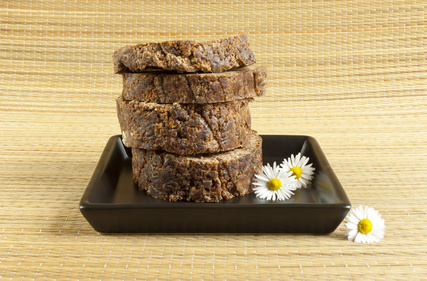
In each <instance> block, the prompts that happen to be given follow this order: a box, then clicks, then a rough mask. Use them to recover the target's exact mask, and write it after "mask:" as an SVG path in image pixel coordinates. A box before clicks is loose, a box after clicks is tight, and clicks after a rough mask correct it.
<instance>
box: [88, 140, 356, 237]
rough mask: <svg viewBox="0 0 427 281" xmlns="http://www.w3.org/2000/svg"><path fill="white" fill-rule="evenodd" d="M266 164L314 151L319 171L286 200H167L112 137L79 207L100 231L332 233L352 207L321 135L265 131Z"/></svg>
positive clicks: (252, 197) (252, 196) (313, 160)
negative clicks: (137, 177) (146, 183)
mask: <svg viewBox="0 0 427 281" xmlns="http://www.w3.org/2000/svg"><path fill="white" fill-rule="evenodd" d="M262 139H263V161H264V164H266V163H270V164H272V163H273V161H276V162H277V164H280V163H281V162H282V161H283V159H284V158H287V157H289V156H290V155H291V154H294V155H296V154H297V153H298V152H300V151H301V152H302V153H303V155H305V156H307V157H310V163H313V167H315V169H316V170H315V177H314V180H313V182H312V184H311V185H310V186H308V187H307V188H304V189H298V190H297V191H296V192H295V195H294V196H293V197H292V198H291V199H290V200H287V201H266V200H263V199H259V198H257V197H256V196H255V194H253V193H252V194H249V195H246V196H243V197H236V198H233V199H231V200H228V201H221V202H219V203H194V202H169V201H164V200H159V199H155V198H152V197H150V196H148V195H147V194H146V193H145V191H140V190H138V188H137V186H136V185H135V184H134V183H133V180H132V166H131V161H132V154H131V150H130V149H128V148H127V147H125V146H124V145H123V143H122V140H121V136H119V135H117V136H113V137H111V138H110V139H109V141H108V143H107V145H106V146H105V149H104V151H103V153H102V155H101V158H100V160H99V163H98V165H97V167H96V168H95V171H94V173H93V176H92V178H91V180H90V182H89V184H88V186H87V188H86V190H85V192H84V194H83V196H82V198H81V201H80V211H81V213H82V214H83V216H84V217H85V218H86V219H87V220H88V222H89V223H90V224H91V225H92V227H93V228H94V229H95V230H96V231H98V232H101V233H131V232H133V233H194V232H198V233H213V232H215V233H272V232H277V233H284V232H288V233H330V232H332V231H334V230H335V229H336V228H337V227H338V225H339V224H340V223H341V222H342V220H343V219H344V218H345V216H346V215H347V213H348V211H349V210H350V208H351V205H350V201H349V199H348V198H347V195H346V194H345V191H344V189H343V188H342V186H341V184H340V182H339V181H338V179H337V177H336V176H335V173H334V172H333V170H332V168H331V166H330V165H329V163H328V161H327V159H326V157H325V155H324V154H323V152H322V150H321V148H320V146H319V144H318V143H317V141H316V140H315V139H314V138H312V137H309V136H285V135H263V136H262Z"/></svg>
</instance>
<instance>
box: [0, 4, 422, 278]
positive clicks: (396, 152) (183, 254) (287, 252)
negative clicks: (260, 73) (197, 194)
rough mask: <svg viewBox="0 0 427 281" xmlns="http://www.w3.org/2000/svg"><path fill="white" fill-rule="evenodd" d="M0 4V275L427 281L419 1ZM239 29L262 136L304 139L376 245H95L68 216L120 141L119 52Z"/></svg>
mask: <svg viewBox="0 0 427 281" xmlns="http://www.w3.org/2000/svg"><path fill="white" fill-rule="evenodd" d="M139 2H140V1H138V3H132V2H128V1H81V2H79V1H36V0H31V1H1V3H0V20H1V25H0V32H1V37H0V40H1V41H0V152H1V153H0V186H1V192H0V199H1V208H0V241H1V244H0V277H2V279H5V280H8V279H16V280H24V279H29V280H41V279H47V280H51V279H59V280H64V279H72V280H75V279H97V280H98V279H123V280H132V279H148V280H165V279H172V280H181V279H182V280H186V279H193V280H212V279H260V280H301V279H306V280H314V279H329V280H331V279H332V280H333V279H355V280H359V279H379V280H381V279H385V280H398V279H409V280H426V279H427V270H426V268H427V258H426V251H427V239H426V237H427V228H426V226H425V225H426V223H427V220H426V212H427V206H426V201H427V192H426V187H427V184H426V182H427V173H426V169H425V167H426V165H425V163H426V161H427V146H426V145H427V141H426V140H427V62H426V57H427V55H426V54H427V53H426V50H427V38H426V32H427V20H426V5H425V4H426V3H425V1H421V0H420V1H410V0H408V1H389V0H385V1H365V0H358V1H354V0H352V1H349V0H343V1H285V2H284V1H265V2H264V1H212V2H214V3H211V2H210V1H197V2H193V1H156V2H154V1H153V2H151V3H150V2H149V1H147V2H142V3H139ZM239 33H247V34H248V36H249V39H250V43H251V46H252V49H253V51H254V52H255V54H256V58H257V62H258V64H260V65H264V66H266V67H267V69H268V75H269V76H268V94H267V95H266V96H264V97H261V98H258V99H257V100H256V101H255V102H254V103H253V104H252V107H251V110H252V111H251V112H252V121H253V128H254V129H256V130H258V131H259V132H260V133H261V134H305V135H311V136H313V137H315V138H316V139H317V140H318V142H319V143H320V145H321V147H322V149H323V151H324V152H325V154H326V156H327V157H328V159H329V162H330V163H331V165H332V167H333V168H334V170H335V172H336V174H337V176H338V178H339V179H340V181H341V183H342V185H343V186H344V188H345V190H346V192H347V195H348V196H349V198H350V200H351V202H352V204H353V207H357V206H358V205H368V206H371V207H374V208H376V209H377V210H379V212H380V213H381V214H382V216H383V218H384V219H385V222H386V227H387V229H386V236H385V238H384V239H383V240H382V241H380V242H379V243H375V244H369V245H365V244H356V243H353V242H349V241H347V240H346V238H345V236H344V232H345V226H344V224H342V225H340V226H339V227H338V229H337V230H336V231H335V232H333V233H331V234H329V235H309V234H306V235H291V234H269V235H262V234H261V235H251V234H246V235H244V234H239V235H237V234H236V235H234V234H228V235H217V234H192V235H163V234H162V235H143V234H137V235H126V234H123V235H102V234H99V233H97V232H96V231H94V230H93V229H92V228H91V227H90V225H89V224H88V223H87V221H86V220H85V219H84V218H83V217H82V215H81V214H80V212H79V210H78V203H79V200H80V198H81V195H82V193H83V191H84V189H85V187H86V185H87V184H88V181H89V178H90V177H91V175H92V172H93V170H94V168H95V166H96V164H97V161H98V160H99V157H100V154H101V152H102V150H103V148H104V145H105V144H106V142H107V140H108V138H109V137H110V136H112V135H115V134H119V133H120V129H119V125H118V121H117V118H116V112H115V102H114V99H115V98H116V97H117V96H118V95H119V94H120V92H121V86H122V85H121V77H120V76H117V75H114V74H113V65H112V58H111V55H112V52H113V51H114V50H115V49H117V48H119V47H121V46H123V45H125V44H128V43H139V42H147V41H162V40H167V39H197V40H202V39H214V38H222V37H227V36H230V35H235V34H239Z"/></svg>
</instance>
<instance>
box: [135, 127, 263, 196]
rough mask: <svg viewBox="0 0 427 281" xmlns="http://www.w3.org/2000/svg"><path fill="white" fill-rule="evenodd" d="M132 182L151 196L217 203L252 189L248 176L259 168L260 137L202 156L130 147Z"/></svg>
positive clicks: (250, 179) (260, 158)
mask: <svg viewBox="0 0 427 281" xmlns="http://www.w3.org/2000/svg"><path fill="white" fill-rule="evenodd" d="M132 169H133V178H134V181H135V183H136V184H137V185H138V186H139V188H140V189H141V190H146V191H147V193H148V194H149V195H151V196H153V197H155V198H158V199H163V200H169V201H178V200H187V201H195V202H218V201H220V200H228V199H231V198H233V197H235V196H243V195H246V194H248V193H250V192H252V191H253V190H252V186H251V184H252V179H253V177H254V174H255V173H258V172H259V171H260V170H261V169H262V139H261V137H259V136H258V135H257V133H256V132H254V131H253V132H252V133H251V137H250V143H249V144H248V145H247V146H245V147H242V148H238V149H234V150H232V151H228V152H224V153H218V154H209V155H205V156H178V155H174V154H169V153H165V152H158V151H148V150H142V149H138V148H132Z"/></svg>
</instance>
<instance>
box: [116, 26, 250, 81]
mask: <svg viewBox="0 0 427 281" xmlns="http://www.w3.org/2000/svg"><path fill="white" fill-rule="evenodd" d="M113 60H114V71H115V72H116V73H121V72H123V71H130V72H141V71H150V70H158V69H163V70H169V71H176V72H222V71H226V70H230V69H233V68H237V67H243V66H248V65H252V64H254V63H255V56H254V54H253V52H252V51H251V49H250V47H249V43H248V37H247V36H246V35H245V34H243V35H240V36H235V37H230V38H226V39H220V40H214V41H207V42H196V41H166V42H161V43H144V44H138V45H126V46H124V47H122V48H120V49H118V50H117V51H115V52H114V55H113Z"/></svg>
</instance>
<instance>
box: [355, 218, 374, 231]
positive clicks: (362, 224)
mask: <svg viewBox="0 0 427 281" xmlns="http://www.w3.org/2000/svg"><path fill="white" fill-rule="evenodd" d="M357 229H359V232H362V233H363V234H368V233H369V232H371V231H372V222H371V221H370V220H368V219H361V220H360V221H359V224H358V225H357Z"/></svg>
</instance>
